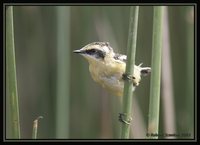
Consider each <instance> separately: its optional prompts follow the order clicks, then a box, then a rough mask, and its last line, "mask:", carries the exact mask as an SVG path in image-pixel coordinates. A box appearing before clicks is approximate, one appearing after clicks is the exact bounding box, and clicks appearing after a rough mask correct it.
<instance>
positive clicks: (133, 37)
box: [121, 6, 139, 139]
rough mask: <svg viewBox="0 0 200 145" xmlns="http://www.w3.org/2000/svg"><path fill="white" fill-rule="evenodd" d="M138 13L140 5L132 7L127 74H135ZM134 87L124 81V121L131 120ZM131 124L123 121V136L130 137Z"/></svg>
mask: <svg viewBox="0 0 200 145" xmlns="http://www.w3.org/2000/svg"><path fill="white" fill-rule="evenodd" d="M138 15H139V6H135V7H134V6H132V7H131V8H130V22H129V36H128V45H127V65H126V72H125V73H126V74H133V72H134V65H135V54H136V41H137V28H138ZM132 89H133V85H132V82H130V81H125V83H124V94H123V114H124V121H126V122H130V119H131V110H132V93H133V92H132ZM129 132H130V124H126V123H124V122H122V131H121V138H124V139H127V138H129Z"/></svg>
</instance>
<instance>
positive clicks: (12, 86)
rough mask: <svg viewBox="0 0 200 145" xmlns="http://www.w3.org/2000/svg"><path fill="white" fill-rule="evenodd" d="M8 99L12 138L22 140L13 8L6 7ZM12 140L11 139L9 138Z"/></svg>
mask: <svg viewBox="0 0 200 145" xmlns="http://www.w3.org/2000/svg"><path fill="white" fill-rule="evenodd" d="M6 88H7V90H6V98H7V99H8V97H9V100H10V104H9V106H10V108H11V109H10V110H11V113H10V114H11V129H12V130H11V138H13V139H19V138H20V122H19V104H18V92H17V78H16V64H15V44H14V27H13V6H7V7H6ZM9 138H10V137H9Z"/></svg>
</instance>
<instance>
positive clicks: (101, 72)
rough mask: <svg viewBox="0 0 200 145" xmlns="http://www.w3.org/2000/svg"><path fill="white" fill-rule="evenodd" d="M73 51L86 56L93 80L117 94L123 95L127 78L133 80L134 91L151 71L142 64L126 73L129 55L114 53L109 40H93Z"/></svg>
mask: <svg viewBox="0 0 200 145" xmlns="http://www.w3.org/2000/svg"><path fill="white" fill-rule="evenodd" d="M73 52H74V53H79V54H81V55H82V56H83V57H84V58H86V60H87V61H88V62H89V71H90V74H91V76H92V78H93V80H94V81H95V82H97V83H99V84H101V85H102V87H103V88H105V89H106V90H108V91H109V92H111V93H112V94H113V95H115V96H122V95H123V90H124V81H125V80H129V81H132V83H133V91H134V90H135V87H136V86H138V85H139V83H140V80H141V76H146V75H148V74H149V73H150V72H151V68H150V67H141V65H142V64H140V65H138V66H136V65H135V66H134V73H133V74H132V75H128V74H125V69H126V61H127V56H126V55H122V54H118V53H114V51H113V48H112V47H111V46H110V45H109V43H108V42H93V43H90V44H88V45H86V46H84V47H83V48H81V49H79V50H75V51H73Z"/></svg>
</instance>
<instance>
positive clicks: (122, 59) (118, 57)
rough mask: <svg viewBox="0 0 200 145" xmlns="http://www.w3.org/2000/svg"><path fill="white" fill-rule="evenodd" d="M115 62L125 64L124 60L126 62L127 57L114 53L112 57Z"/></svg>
mask: <svg viewBox="0 0 200 145" xmlns="http://www.w3.org/2000/svg"><path fill="white" fill-rule="evenodd" d="M113 58H114V59H115V60H116V61H118V62H120V61H121V62H123V63H124V62H125V63H126V60H127V56H126V55H123V54H118V53H116V54H115V55H114V57H113Z"/></svg>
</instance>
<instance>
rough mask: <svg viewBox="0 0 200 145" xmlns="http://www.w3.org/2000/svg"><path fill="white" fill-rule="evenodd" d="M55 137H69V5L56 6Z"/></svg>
mask: <svg viewBox="0 0 200 145" xmlns="http://www.w3.org/2000/svg"><path fill="white" fill-rule="evenodd" d="M57 18H58V19H57V22H58V23H57V31H58V33H57V38H58V39H57V98H56V99H57V100H56V101H57V102H56V103H57V104H56V138H60V139H67V138H69V109H70V106H69V104H70V103H69V101H70V100H69V88H70V81H69V79H70V53H71V52H70V41H69V39H70V36H69V34H70V7H68V6H58V7H57Z"/></svg>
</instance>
